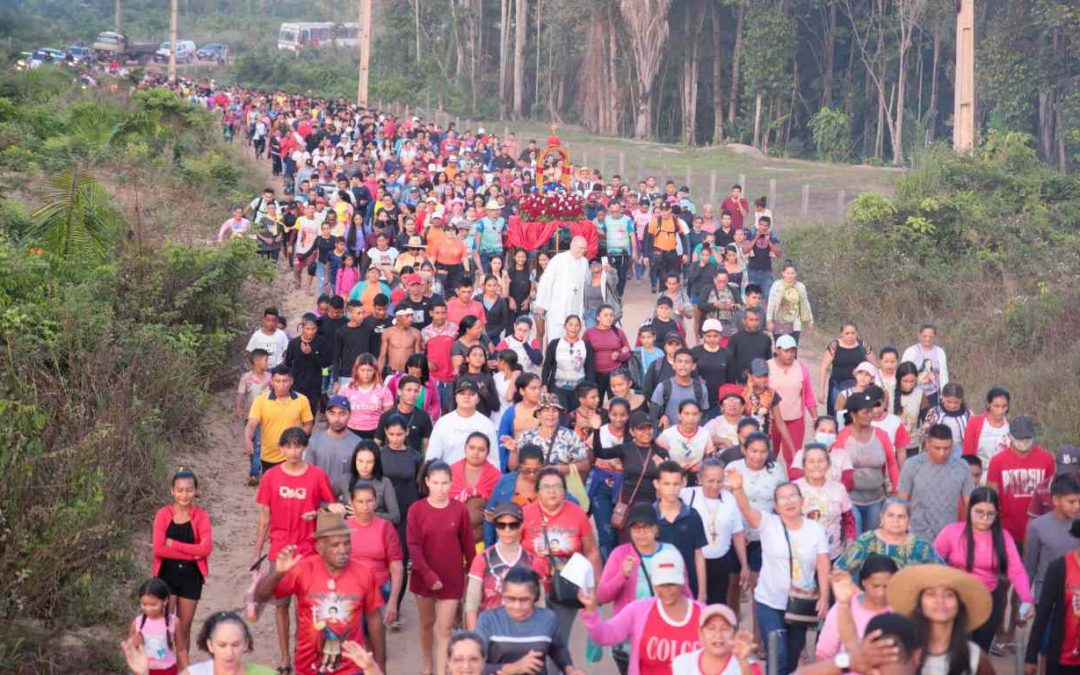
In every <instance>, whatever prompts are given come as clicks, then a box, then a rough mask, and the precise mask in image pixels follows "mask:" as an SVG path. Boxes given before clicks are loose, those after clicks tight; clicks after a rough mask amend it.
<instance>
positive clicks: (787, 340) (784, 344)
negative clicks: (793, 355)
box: [776, 335, 799, 349]
mask: <svg viewBox="0 0 1080 675" xmlns="http://www.w3.org/2000/svg"><path fill="white" fill-rule="evenodd" d="M798 346H799V345H797V344H795V338H793V337H791V336H790V335H781V336H780V337H778V338H776V348H777V349H795V348H796V347H798Z"/></svg>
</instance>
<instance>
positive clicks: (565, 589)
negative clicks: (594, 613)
mask: <svg viewBox="0 0 1080 675" xmlns="http://www.w3.org/2000/svg"><path fill="white" fill-rule="evenodd" d="M541 529H542V531H543V533H544V548H546V549H547V559H548V563H550V564H551V592H550V593H549V594H548V604H549V605H550V604H556V605H562V606H563V607H573V608H576V609H582V608H583V607H585V605H583V604H581V600H579V599H578V586H577V584H574V583H571V582H569V581H567V580H566V579H564V578H563V576H562V568H563V566H564V565H565V563H563V562H559V560H558V559H557V558H556V557H555V556H553V555H552V554H551V541H550V540H549V539H548V531H547V518H544V519H543V525H542V527H541Z"/></svg>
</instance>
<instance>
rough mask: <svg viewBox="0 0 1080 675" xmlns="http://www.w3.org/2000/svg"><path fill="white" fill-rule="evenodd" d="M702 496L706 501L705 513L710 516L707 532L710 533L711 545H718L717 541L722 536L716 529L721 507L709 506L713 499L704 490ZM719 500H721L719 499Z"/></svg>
mask: <svg viewBox="0 0 1080 675" xmlns="http://www.w3.org/2000/svg"><path fill="white" fill-rule="evenodd" d="M701 498H702V499H703V500H704V501H705V513H706V514H707V515H708V516H709V522H708V524H707V528H706V534H708V535H709V546H716V541H717V539H719V538H720V533H719V532H718V531H717V529H716V514H717V513H719V511H720V507H719V506H716V507H710V506H709V502H710V501H711V500H710V499H709V498H708V497H706V496H705V491H704V490H702V491H701ZM717 501H720V500H719V499H717Z"/></svg>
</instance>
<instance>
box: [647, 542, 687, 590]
mask: <svg viewBox="0 0 1080 675" xmlns="http://www.w3.org/2000/svg"><path fill="white" fill-rule="evenodd" d="M649 574H650V575H651V576H652V583H653V586H659V585H661V584H677V585H679V586H682V585H683V584H685V583H686V563H685V562H684V561H683V557H682V554H681V553H679V551H678V550H677V549H675V548H674V547H671V548H666V547H665V548H663V549H661V550H660V551H659V552H658V553H656V555H654V556H653V557H652V560H650V561H649Z"/></svg>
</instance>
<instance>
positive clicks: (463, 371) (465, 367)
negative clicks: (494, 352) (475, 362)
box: [458, 345, 491, 375]
mask: <svg viewBox="0 0 1080 675" xmlns="http://www.w3.org/2000/svg"><path fill="white" fill-rule="evenodd" d="M477 349H479V350H480V351H481V352H483V353H484V363H483V364H482V365H481V366H480V372H479V373H478V374H480V375H483V374H485V373H490V372H491V369H490V368H488V362H487V350H486V349H484V346H483V345H473V346H472V347H469V350H468V351H467V352H465V358H464V359H462V360H461V365H460V366H459V367H458V374H459V375H469V374H470V373H469V357H470V356H472V353H473V351H475V350H477ZM472 374H473V375H476V374H477V373H472Z"/></svg>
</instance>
